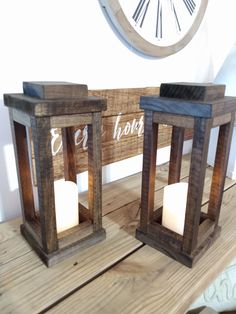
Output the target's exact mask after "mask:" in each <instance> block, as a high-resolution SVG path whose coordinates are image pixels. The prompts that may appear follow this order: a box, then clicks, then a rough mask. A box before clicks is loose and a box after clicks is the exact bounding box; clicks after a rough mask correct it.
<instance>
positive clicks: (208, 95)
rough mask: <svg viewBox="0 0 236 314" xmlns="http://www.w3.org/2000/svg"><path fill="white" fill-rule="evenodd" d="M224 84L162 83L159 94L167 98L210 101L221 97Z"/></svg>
mask: <svg viewBox="0 0 236 314" xmlns="http://www.w3.org/2000/svg"><path fill="white" fill-rule="evenodd" d="M224 95H225V85H223V84H212V83H205V84H203V83H200V84H197V83H162V84H161V87H160V96H161V97H169V98H181V99H192V100H200V101H212V100H215V99H219V98H223V97H224Z"/></svg>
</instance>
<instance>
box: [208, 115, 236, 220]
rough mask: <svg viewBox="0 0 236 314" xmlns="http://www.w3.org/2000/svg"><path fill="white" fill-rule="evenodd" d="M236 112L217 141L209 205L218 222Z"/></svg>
mask: <svg viewBox="0 0 236 314" xmlns="http://www.w3.org/2000/svg"><path fill="white" fill-rule="evenodd" d="M234 120H235V114H234V113H232V114H231V121H230V122H229V123H227V124H224V125H221V126H220V130H219V137H218V143H217V151H216V157H215V165H214V171H213V177H212V186H211V196H210V201H209V207H208V215H209V217H210V218H211V219H212V220H213V221H215V224H216V225H217V224H218V220H219V216H220V207H221V202H222V194H223V189H224V178H225V175H226V170H227V164H228V158H229V151H230V144H231V139H232V133H233V128H234Z"/></svg>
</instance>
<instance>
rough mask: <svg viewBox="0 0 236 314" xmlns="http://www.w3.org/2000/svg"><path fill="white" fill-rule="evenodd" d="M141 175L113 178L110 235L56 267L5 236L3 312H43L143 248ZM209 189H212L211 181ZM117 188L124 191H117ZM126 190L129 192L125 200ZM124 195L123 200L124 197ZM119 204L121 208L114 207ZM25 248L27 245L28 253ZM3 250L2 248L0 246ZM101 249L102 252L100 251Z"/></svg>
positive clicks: (164, 173)
mask: <svg viewBox="0 0 236 314" xmlns="http://www.w3.org/2000/svg"><path fill="white" fill-rule="evenodd" d="M187 164H188V162H186V167H185V166H184V167H183V172H186V171H187ZM163 167H164V168H163V169H164V170H163V171H162V172H160V169H159V173H158V177H159V178H161V179H160V180H158V182H157V188H158V187H159V186H160V187H159V188H161V187H163V186H164V185H165V184H166V180H167V171H166V170H165V166H163ZM185 168H186V169H185ZM185 175H186V173H185ZM209 177H210V175H209ZM140 178H141V177H140V175H137V176H136V179H133V176H132V177H129V178H127V179H125V180H124V181H125V182H124V181H123V182H124V186H123V183H122V182H121V181H122V180H120V183H117V182H115V183H114V184H113V188H114V189H115V192H116V194H115V195H116V197H115V198H114V199H113V197H112V196H111V198H109V197H110V196H109V197H108V199H106V198H105V200H104V210H105V213H106V211H107V212H110V210H111V207H110V206H114V209H113V212H110V213H109V214H107V215H106V216H105V217H104V218H103V219H104V227H105V228H106V229H107V239H106V240H105V241H103V242H101V243H100V244H99V245H97V246H94V247H92V248H91V249H89V250H85V251H82V252H81V253H78V254H77V255H75V256H73V257H71V258H69V259H68V260H66V261H65V262H62V263H60V264H59V265H56V266H55V267H53V268H50V269H47V268H46V267H45V266H44V265H43V264H42V263H41V261H40V260H39V259H38V257H37V256H36V255H35V253H34V252H33V251H31V250H30V248H29V247H28V245H27V243H26V242H25V241H24V240H23V239H22V238H21V237H20V236H15V237H14V236H13V237H11V239H9V241H7V240H6V239H5V240H4V241H3V243H1V244H0V249H2V248H1V245H3V244H5V245H6V247H5V248H6V249H7V250H10V253H11V254H10V256H9V257H10V258H9V259H8V258H6V259H5V265H2V267H1V269H0V272H1V274H2V275H1V277H2V278H3V281H1V283H0V293H2V296H0V300H1V302H0V311H2V313H5V312H6V313H8V312H13V313H14V310H16V309H17V313H28V312H30V313H38V312H40V311H44V310H45V308H49V307H51V306H52V305H53V304H56V303H58V302H60V301H61V300H63V299H64V298H65V297H66V296H68V295H70V294H71V293H73V291H76V290H78V289H80V288H81V287H82V286H85V285H86V284H87V283H89V285H90V284H91V281H92V280H94V279H95V278H97V277H98V276H99V278H100V274H102V273H104V272H105V271H106V270H108V269H110V268H111V267H113V266H114V265H116V264H117V263H118V262H119V261H121V260H124V258H125V257H127V256H128V255H130V254H132V253H133V252H134V251H136V250H137V249H139V248H140V247H142V243H141V242H139V241H137V240H136V239H135V238H134V232H135V228H136V225H137V223H138V220H139V219H138V216H137V209H138V207H139V202H140V199H139V197H140V184H141V179H140ZM139 179H140V180H139ZM132 180H133V184H131V187H130V186H129V182H132ZM137 180H138V181H137ZM207 181H209V180H207ZM135 182H136V183H135ZM117 184H118V185H117ZM119 184H120V186H119ZM230 184H232V181H231V180H228V181H227V184H226V185H227V186H229V185H230ZM111 186H112V184H111V185H109V186H105V187H104V190H105V191H104V195H108V194H111V189H112V188H111ZM207 188H208V189H209V186H208V183H207ZM120 189H121V191H120ZM117 190H119V191H120V193H117ZM127 191H128V192H127ZM107 193H108V194H107ZM124 193H127V195H126V197H124V198H123V194H124ZM156 194H157V195H159V196H158V198H157V199H161V194H162V191H161V190H160V191H157V192H156ZM120 195H122V197H120ZM128 195H130V199H132V198H133V199H135V200H134V201H133V202H128V203H127V197H128ZM206 195H207V194H206ZM113 196H114V195H113ZM206 197H207V196H206ZM121 199H122V201H120V200H121ZM111 200H112V201H111ZM122 202H123V204H124V203H127V205H122ZM115 204H116V205H117V206H115ZM106 206H107V209H106ZM119 206H120V207H119ZM157 206H159V205H157ZM117 207H118V208H119V210H116V209H117ZM0 227H1V226H0ZM4 228H5V227H4ZM0 230H1V228H0ZM9 234H11V233H9ZM16 247H19V248H21V249H19V251H20V252H22V255H20V253H19V252H18V253H17V254H19V255H18V256H17V257H16V255H15V256H14V255H13V254H14V248H16ZM22 247H25V248H26V251H27V252H26V251H24V249H23V248H22ZM0 252H3V251H2V250H0ZM101 252H103V254H102V255H101ZM0 254H1V253H0ZM96 280H97V279H96ZM96 280H95V281H96ZM4 311H5V312H4Z"/></svg>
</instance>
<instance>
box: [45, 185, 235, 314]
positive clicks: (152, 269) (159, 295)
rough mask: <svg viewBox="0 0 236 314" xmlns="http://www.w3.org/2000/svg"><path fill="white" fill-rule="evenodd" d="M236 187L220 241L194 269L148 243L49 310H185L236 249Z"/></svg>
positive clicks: (227, 199)
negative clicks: (235, 210)
mask: <svg viewBox="0 0 236 314" xmlns="http://www.w3.org/2000/svg"><path fill="white" fill-rule="evenodd" d="M235 192H236V187H235V186H234V187H233V188H231V189H229V190H227V191H226V192H225V194H224V200H223V210H222V216H221V224H222V226H223V229H222V235H221V238H220V240H218V241H216V242H215V243H214V244H213V246H212V247H211V248H210V249H209V250H208V251H207V252H206V253H205V255H204V258H202V260H200V261H199V262H198V264H197V265H196V266H195V267H194V268H193V269H191V270H190V269H188V268H187V267H185V266H183V265H181V264H180V263H177V262H176V261H174V260H172V259H170V258H168V257H167V256H165V255H164V254H161V253H160V252H158V251H156V250H153V249H152V248H150V247H148V246H144V247H143V248H141V249H140V250H138V251H137V252H136V253H134V254H132V255H131V256H130V257H128V258H126V259H125V260H123V261H122V262H121V263H119V264H117V265H116V266H114V267H113V268H112V269H110V270H109V271H107V272H106V273H105V274H103V275H102V276H100V277H99V278H97V279H95V280H94V281H93V282H91V283H90V284H89V285H87V286H85V287H84V288H82V289H80V290H79V291H78V292H76V293H74V294H73V295H72V296H70V297H68V298H67V299H66V300H64V301H62V302H61V303H59V304H58V305H57V306H55V307H54V308H53V309H51V310H50V311H49V313H57V314H59V313H65V311H66V310H68V309H70V310H71V311H73V310H74V311H75V310H76V309H79V311H80V312H81V313H89V314H92V313H103V314H104V313H124V314H125V313H127V314H132V313H157V312H158V313H168V314H183V313H185V311H186V310H187V309H188V307H189V306H190V305H191V304H192V302H193V301H194V300H195V299H196V298H197V296H198V295H199V294H201V292H202V291H204V289H205V288H206V287H207V286H208V285H209V283H210V282H211V281H212V280H214V279H215V277H216V276H217V274H219V273H220V272H221V271H222V270H223V269H224V268H225V266H226V265H227V264H228V263H229V262H230V260H231V259H232V258H233V257H234V256H235V254H236V231H235V223H236V217H235V215H234V208H235V206H236V199H235V197H234V194H235ZM91 299H92V300H93V302H89V301H88V300H91Z"/></svg>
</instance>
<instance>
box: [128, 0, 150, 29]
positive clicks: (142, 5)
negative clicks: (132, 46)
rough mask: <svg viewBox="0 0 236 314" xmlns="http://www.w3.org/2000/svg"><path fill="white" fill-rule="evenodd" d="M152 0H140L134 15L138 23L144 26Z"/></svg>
mask: <svg viewBox="0 0 236 314" xmlns="http://www.w3.org/2000/svg"><path fill="white" fill-rule="evenodd" d="M149 3H150V0H140V1H139V4H138V6H137V8H136V10H135V12H134V14H133V16H132V18H133V20H134V21H135V22H136V24H138V23H139V26H140V27H142V26H143V22H144V20H145V16H146V13H147V10H148V7H149Z"/></svg>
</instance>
